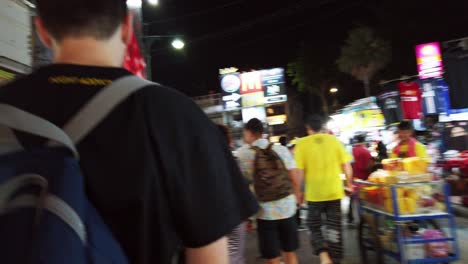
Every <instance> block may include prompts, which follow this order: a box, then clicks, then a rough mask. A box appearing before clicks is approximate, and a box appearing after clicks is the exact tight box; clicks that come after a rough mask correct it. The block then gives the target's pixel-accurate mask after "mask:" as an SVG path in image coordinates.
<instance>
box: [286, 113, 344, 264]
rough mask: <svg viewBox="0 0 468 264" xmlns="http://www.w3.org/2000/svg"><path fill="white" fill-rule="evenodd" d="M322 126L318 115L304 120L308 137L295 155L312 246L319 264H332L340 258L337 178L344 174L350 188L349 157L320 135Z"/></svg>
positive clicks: (328, 137)
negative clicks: (302, 180)
mask: <svg viewBox="0 0 468 264" xmlns="http://www.w3.org/2000/svg"><path fill="white" fill-rule="evenodd" d="M322 127H323V121H322V119H321V118H320V116H316V115H314V116H311V117H309V118H308V119H307V121H306V129H307V133H308V134H309V136H307V137H305V138H302V139H300V140H299V141H298V143H297V145H296V149H295V155H296V163H297V168H298V169H300V171H301V173H302V176H303V177H304V176H305V184H306V187H305V190H306V193H305V199H306V200H307V202H308V208H309V218H308V219H309V228H310V231H311V235H312V239H311V241H312V246H313V247H314V249H315V251H316V252H315V253H316V254H317V255H319V256H320V260H321V263H322V264H332V263H339V262H340V261H341V259H342V258H343V241H342V231H341V199H342V198H343V196H344V188H343V182H342V180H341V177H340V175H341V174H342V173H344V174H345V175H346V186H347V188H349V189H351V188H352V169H351V165H350V161H351V155H349V154H348V153H346V150H345V148H344V146H343V145H342V144H341V142H340V141H339V140H338V139H337V138H336V137H335V136H333V135H328V134H323V133H320V131H321V130H322ZM322 214H325V216H326V222H325V223H322ZM323 224H325V225H326V226H327V235H325V234H322V230H321V227H322V225H323Z"/></svg>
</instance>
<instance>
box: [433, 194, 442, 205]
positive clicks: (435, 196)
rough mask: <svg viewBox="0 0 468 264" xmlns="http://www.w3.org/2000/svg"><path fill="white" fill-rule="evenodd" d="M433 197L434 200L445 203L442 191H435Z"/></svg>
mask: <svg viewBox="0 0 468 264" xmlns="http://www.w3.org/2000/svg"><path fill="white" fill-rule="evenodd" d="M432 198H434V200H436V201H438V202H441V203H443V202H444V195H443V194H441V193H434V194H433V195H432Z"/></svg>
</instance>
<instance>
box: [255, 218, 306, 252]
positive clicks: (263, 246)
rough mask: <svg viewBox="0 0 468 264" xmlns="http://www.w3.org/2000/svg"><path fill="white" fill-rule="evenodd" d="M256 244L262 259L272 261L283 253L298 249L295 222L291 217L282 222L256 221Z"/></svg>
mask: <svg viewBox="0 0 468 264" xmlns="http://www.w3.org/2000/svg"><path fill="white" fill-rule="evenodd" d="M257 231H258V244H259V248H260V253H261V254H262V258H264V259H274V258H277V257H280V256H281V251H283V252H293V251H296V250H297V249H298V248H299V237H298V232H297V221H296V218H295V217H294V216H293V217H291V218H287V219H282V220H261V219H258V220H257Z"/></svg>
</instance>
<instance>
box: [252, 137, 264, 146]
mask: <svg viewBox="0 0 468 264" xmlns="http://www.w3.org/2000/svg"><path fill="white" fill-rule="evenodd" d="M260 139H263V137H258V138H255V139H254V141H252V143H250V144H249V145H252V144H254V143H255V142H257V141H259V140H260Z"/></svg>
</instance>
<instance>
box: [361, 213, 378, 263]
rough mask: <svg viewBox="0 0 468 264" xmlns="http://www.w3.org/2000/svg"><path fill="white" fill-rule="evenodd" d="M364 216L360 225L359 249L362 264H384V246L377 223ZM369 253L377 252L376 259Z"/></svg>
mask: <svg viewBox="0 0 468 264" xmlns="http://www.w3.org/2000/svg"><path fill="white" fill-rule="evenodd" d="M369 216H370V215H363V216H362V217H361V222H360V223H359V230H358V232H359V234H358V235H359V247H360V250H361V258H362V263H382V264H383V263H384V254H383V250H382V244H381V243H380V239H379V233H378V227H377V225H376V223H375V221H374V220H373V219H372V218H371V217H369ZM369 251H374V252H375V258H372V257H370V256H369V254H368V253H369Z"/></svg>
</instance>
